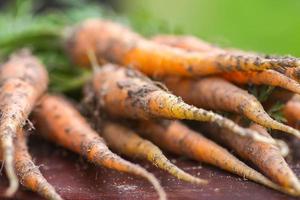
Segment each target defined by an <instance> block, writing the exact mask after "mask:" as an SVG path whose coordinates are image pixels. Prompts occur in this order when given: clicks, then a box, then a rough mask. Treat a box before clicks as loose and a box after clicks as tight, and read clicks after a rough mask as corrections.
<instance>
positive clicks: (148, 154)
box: [101, 122, 207, 184]
mask: <svg viewBox="0 0 300 200" xmlns="http://www.w3.org/2000/svg"><path fill="white" fill-rule="evenodd" d="M101 136H102V137H103V138H104V140H105V141H106V142H107V143H108V146H109V147H110V148H112V149H113V150H114V151H116V152H119V153H121V154H124V155H126V156H128V157H131V158H132V157H133V158H138V159H145V160H148V161H150V162H151V163H153V164H154V165H156V166H157V167H159V168H161V169H163V170H165V171H167V172H169V173H170V174H171V175H173V176H175V177H177V178H178V179H180V180H184V181H187V182H190V183H195V184H206V183H207V181H206V180H203V179H199V178H196V177H194V176H192V175H190V174H188V173H186V172H184V171H182V170H181V169H179V168H178V167H176V166H175V165H173V164H172V163H171V162H170V161H169V160H168V159H167V158H166V157H165V156H164V154H163V153H162V152H161V150H160V149H159V148H158V147H157V146H155V145H154V144H152V143H151V142H149V141H148V140H145V139H143V138H141V137H140V136H138V135H137V134H136V133H135V132H134V131H132V130H130V129H128V128H126V127H124V126H121V125H119V124H117V123H113V122H106V123H105V125H103V128H102V132H101Z"/></svg>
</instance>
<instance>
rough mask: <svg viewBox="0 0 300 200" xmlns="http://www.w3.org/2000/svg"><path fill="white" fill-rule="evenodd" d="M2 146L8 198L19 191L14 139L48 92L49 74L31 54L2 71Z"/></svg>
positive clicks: (12, 61) (23, 54)
mask: <svg viewBox="0 0 300 200" xmlns="http://www.w3.org/2000/svg"><path fill="white" fill-rule="evenodd" d="M0 81H1V90H0V91H1V92H0V102H1V104H0V112H1V118H0V142H1V145H0V146H1V151H2V153H3V159H4V164H5V170H6V174H7V176H8V179H9V182H10V186H9V188H8V189H7V191H6V196H12V195H13V194H14V193H15V191H16V190H17V188H18V179H17V177H16V174H15V171H14V167H13V160H14V158H13V156H14V147H13V137H15V135H16V133H17V131H18V129H20V128H22V126H23V125H24V124H25V122H26V120H27V117H28V115H29V113H30V112H31V110H32V109H33V107H34V105H35V103H36V101H37V100H38V98H39V97H40V96H41V95H42V94H43V93H44V91H45V90H46V89H47V84H48V74H47V71H46V70H45V68H44V66H43V65H42V64H41V63H40V62H39V61H38V60H37V59H36V58H35V57H33V56H32V55H30V53H29V52H27V51H26V52H25V51H22V52H20V53H18V54H16V55H13V56H11V58H10V59H9V61H8V62H6V63H5V64H3V65H2V66H1V68H0Z"/></svg>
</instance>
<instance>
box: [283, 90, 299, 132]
mask: <svg viewBox="0 0 300 200" xmlns="http://www.w3.org/2000/svg"><path fill="white" fill-rule="evenodd" d="M283 115H284V117H285V118H286V119H287V123H288V124H289V125H291V126H293V127H295V128H297V129H299V128H300V96H299V95H295V96H294V97H293V98H292V99H291V100H289V101H288V102H287V103H286V104H285V106H284V108H283Z"/></svg>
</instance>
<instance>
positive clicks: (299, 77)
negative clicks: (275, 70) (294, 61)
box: [282, 67, 300, 83]
mask: <svg viewBox="0 0 300 200" xmlns="http://www.w3.org/2000/svg"><path fill="white" fill-rule="evenodd" d="M282 73H283V74H284V75H286V76H287V77H290V78H292V79H293V80H295V81H297V82H298V83H299V82H300V67H295V68H294V69H284V70H283V71H282Z"/></svg>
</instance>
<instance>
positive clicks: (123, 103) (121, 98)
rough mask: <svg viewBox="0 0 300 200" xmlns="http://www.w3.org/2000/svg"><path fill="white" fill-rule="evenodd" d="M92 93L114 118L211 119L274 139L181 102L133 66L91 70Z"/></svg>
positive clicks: (242, 132) (256, 136)
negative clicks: (92, 72)
mask: <svg viewBox="0 0 300 200" xmlns="http://www.w3.org/2000/svg"><path fill="white" fill-rule="evenodd" d="M91 92H92V93H94V94H95V97H96V99H97V103H98V105H99V107H100V109H103V111H105V112H106V113H107V114H108V115H110V116H112V117H116V118H131V119H151V118H157V117H160V118H170V119H187V120H196V121H206V122H214V123H216V124H218V125H219V126H220V127H223V128H226V129H229V130H232V131H233V132H235V133H236V134H239V135H243V136H249V137H252V138H254V139H256V140H260V141H264V142H268V143H274V142H275V141H274V140H272V139H270V138H266V137H262V136H261V135H260V134H258V133H256V132H255V131H250V130H247V129H244V128H242V127H240V126H238V125H237V124H235V123H234V122H233V121H231V120H229V119H227V118H224V117H222V116H221V115H218V114H215V113H213V112H211V111H207V110H204V109H200V108H196V107H194V106H191V105H188V104H186V103H184V102H183V101H182V100H181V99H180V98H178V97H177V96H175V95H172V94H171V93H169V92H168V91H166V90H164V89H162V88H161V87H160V86H159V85H158V84H155V83H154V82H153V81H151V80H150V79H148V78H147V77H145V76H144V75H143V74H141V73H139V72H138V71H136V70H133V69H127V68H122V67H118V66H116V65H112V64H106V65H104V66H102V67H101V68H97V70H95V71H94V75H93V78H92V91H91Z"/></svg>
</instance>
